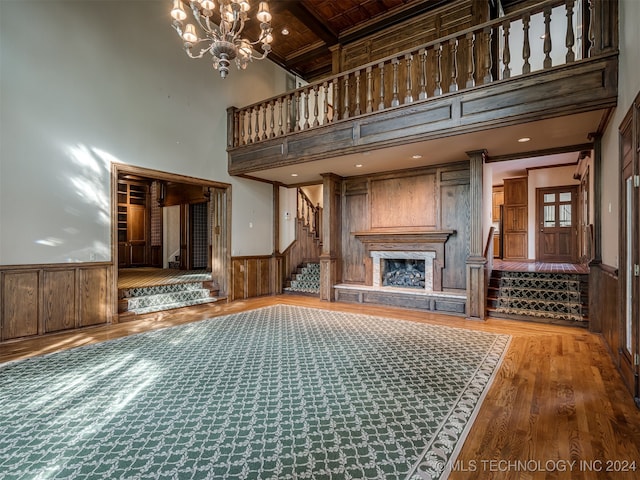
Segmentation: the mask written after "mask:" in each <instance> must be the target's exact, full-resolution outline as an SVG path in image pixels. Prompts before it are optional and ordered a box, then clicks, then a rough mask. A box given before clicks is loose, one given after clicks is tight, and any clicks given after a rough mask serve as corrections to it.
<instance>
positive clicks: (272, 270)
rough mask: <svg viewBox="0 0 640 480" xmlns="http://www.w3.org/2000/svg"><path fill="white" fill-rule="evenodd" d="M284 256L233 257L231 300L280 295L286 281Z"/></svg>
mask: <svg viewBox="0 0 640 480" xmlns="http://www.w3.org/2000/svg"><path fill="white" fill-rule="evenodd" d="M282 264H283V257H282V255H255V256H243V257H231V291H230V292H229V299H230V300H231V301H233V300H244V299H247V298H254V297H260V296H263V295H275V294H278V293H280V291H281V289H282V283H283V281H284V278H283V275H284V269H283V265H282Z"/></svg>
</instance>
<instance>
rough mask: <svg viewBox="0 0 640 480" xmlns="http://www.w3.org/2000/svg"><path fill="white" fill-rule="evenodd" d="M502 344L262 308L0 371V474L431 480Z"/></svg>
mask: <svg viewBox="0 0 640 480" xmlns="http://www.w3.org/2000/svg"><path fill="white" fill-rule="evenodd" d="M508 343H509V337H508V336H506V335H496V334H492V333H485V332H477V331H471V330H464V329H456V328H450V327H443V326H433V325H426V324H420V323H414V322H408V321H402V320H394V319H388V318H380V317H373V316H366V315H355V314H347V313H339V312H329V311H325V310H319V309H309V308H301V307H294V306H274V307H268V308H262V309H257V310H252V311H247V312H244V313H240V314H234V315H228V316H224V317H218V318H213V319H210V320H206V321H202V322H199V323H193V324H188V325H183V326H179V327H172V328H167V329H163V330H158V331H153V332H149V333H143V334H138V335H133V336H130V337H125V338H121V339H118V340H112V341H108V342H104V343H100V344H96V345H92V346H87V347H80V348H75V349H72V350H67V351H63V352H59V353H55V354H51V355H48V356H44V357H38V358H33V359H28V360H23V361H18V362H13V363H9V364H5V365H3V366H0V472H2V475H0V476H2V478H3V479H4V480H7V479H45V478H46V479H54V478H55V479H61V478H64V479H122V478H127V479H129V478H136V479H160V478H162V479H278V480H280V479H356V478H359V479H360V478H367V479H429V478H441V477H442V478H446V475H447V473H448V466H450V465H451V462H452V461H453V460H454V459H455V456H456V455H457V452H458V450H459V449H460V448H461V445H462V442H463V441H464V437H465V436H466V433H467V431H468V429H469V428H470V425H471V423H472V422H473V418H474V417H475V414H476V413H477V410H478V408H479V406H480V403H481V402H482V399H483V398H484V395H485V393H486V391H487V390H488V388H489V385H490V384H491V381H492V379H493V376H494V375H495V373H496V371H497V369H498V367H499V365H500V362H501V360H502V357H503V355H504V353H505V352H506V350H507V346H508Z"/></svg>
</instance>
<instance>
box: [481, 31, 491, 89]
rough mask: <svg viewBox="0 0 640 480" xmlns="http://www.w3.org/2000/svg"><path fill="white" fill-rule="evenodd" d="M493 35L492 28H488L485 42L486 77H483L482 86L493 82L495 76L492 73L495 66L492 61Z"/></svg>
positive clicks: (485, 32)
mask: <svg viewBox="0 0 640 480" xmlns="http://www.w3.org/2000/svg"><path fill="white" fill-rule="evenodd" d="M492 34H493V30H492V29H491V27H487V28H485V29H484V41H485V51H484V75H483V77H482V84H483V85H487V84H489V83H491V82H493V74H492V73H491V67H492V66H493V61H492V59H491V35H492Z"/></svg>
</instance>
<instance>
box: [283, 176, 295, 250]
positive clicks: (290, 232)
mask: <svg viewBox="0 0 640 480" xmlns="http://www.w3.org/2000/svg"><path fill="white" fill-rule="evenodd" d="M279 193H280V246H279V248H280V252H284V251H285V250H286V249H287V247H288V246H289V245H291V244H292V243H293V241H294V240H295V239H296V209H297V201H298V194H297V191H296V189H295V188H287V187H280V189H279Z"/></svg>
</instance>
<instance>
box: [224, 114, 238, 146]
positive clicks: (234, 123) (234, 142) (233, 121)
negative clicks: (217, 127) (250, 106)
mask: <svg viewBox="0 0 640 480" xmlns="http://www.w3.org/2000/svg"><path fill="white" fill-rule="evenodd" d="M238 117H239V115H238V109H237V108H236V107H229V108H227V148H231V147H237V146H238Z"/></svg>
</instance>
